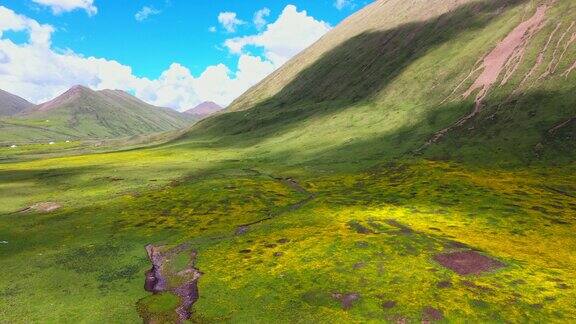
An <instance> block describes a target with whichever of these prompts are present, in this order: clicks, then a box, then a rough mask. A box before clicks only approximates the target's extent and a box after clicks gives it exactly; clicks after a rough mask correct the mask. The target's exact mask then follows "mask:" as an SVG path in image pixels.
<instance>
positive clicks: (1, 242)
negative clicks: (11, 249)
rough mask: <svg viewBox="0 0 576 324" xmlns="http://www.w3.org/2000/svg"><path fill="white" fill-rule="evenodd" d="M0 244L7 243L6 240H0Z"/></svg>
mask: <svg viewBox="0 0 576 324" xmlns="http://www.w3.org/2000/svg"><path fill="white" fill-rule="evenodd" d="M0 244H8V241H0Z"/></svg>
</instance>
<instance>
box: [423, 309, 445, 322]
mask: <svg viewBox="0 0 576 324" xmlns="http://www.w3.org/2000/svg"><path fill="white" fill-rule="evenodd" d="M443 318H444V315H443V314H442V311H441V310H439V309H436V308H434V307H430V306H428V307H425V308H424V310H423V311H422V321H426V322H430V321H441V320H442V319H443Z"/></svg>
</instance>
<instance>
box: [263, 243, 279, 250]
mask: <svg viewBox="0 0 576 324" xmlns="http://www.w3.org/2000/svg"><path fill="white" fill-rule="evenodd" d="M264 246H265V247H266V248H268V249H273V248H275V247H277V246H278V245H276V244H274V243H269V244H266V245H264Z"/></svg>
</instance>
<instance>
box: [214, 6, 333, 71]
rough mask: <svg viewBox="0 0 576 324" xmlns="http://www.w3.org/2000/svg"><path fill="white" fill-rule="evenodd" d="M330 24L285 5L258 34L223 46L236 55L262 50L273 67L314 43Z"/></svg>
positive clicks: (240, 38)
mask: <svg viewBox="0 0 576 324" xmlns="http://www.w3.org/2000/svg"><path fill="white" fill-rule="evenodd" d="M330 28H331V27H330V25H329V24H327V23H326V22H323V21H318V20H316V19H314V17H311V16H309V15H308V13H307V12H306V11H305V10H303V11H298V8H296V6H294V5H288V6H286V8H284V10H283V11H282V13H281V14H280V16H279V17H278V19H277V20H276V21H275V22H274V23H271V24H269V25H268V26H267V27H266V30H265V31H264V32H262V33H260V34H257V35H251V36H243V37H236V38H231V39H228V40H226V42H225V43H224V45H225V46H226V47H227V48H228V49H229V50H230V51H231V52H232V53H235V54H241V53H243V51H244V49H245V48H246V47H247V46H257V47H261V48H263V49H264V52H265V53H264V55H265V57H266V58H267V59H268V60H269V61H271V62H273V63H274V64H275V65H276V66H279V65H281V64H284V63H285V62H286V61H287V60H289V59H290V58H291V57H293V56H294V55H296V54H297V53H299V52H300V51H302V50H303V49H305V48H306V47H308V46H310V45H311V44H313V43H314V42H316V41H317V40H318V39H320V37H322V36H323V35H324V34H325V33H326V32H328V31H329V30H330Z"/></svg>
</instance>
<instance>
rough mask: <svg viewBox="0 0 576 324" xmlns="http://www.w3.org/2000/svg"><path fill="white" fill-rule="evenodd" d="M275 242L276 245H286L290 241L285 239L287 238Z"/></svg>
mask: <svg viewBox="0 0 576 324" xmlns="http://www.w3.org/2000/svg"><path fill="white" fill-rule="evenodd" d="M276 242H278V243H280V244H286V243H288V242H290V240H289V239H287V238H281V239H279V240H278V241H276Z"/></svg>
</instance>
